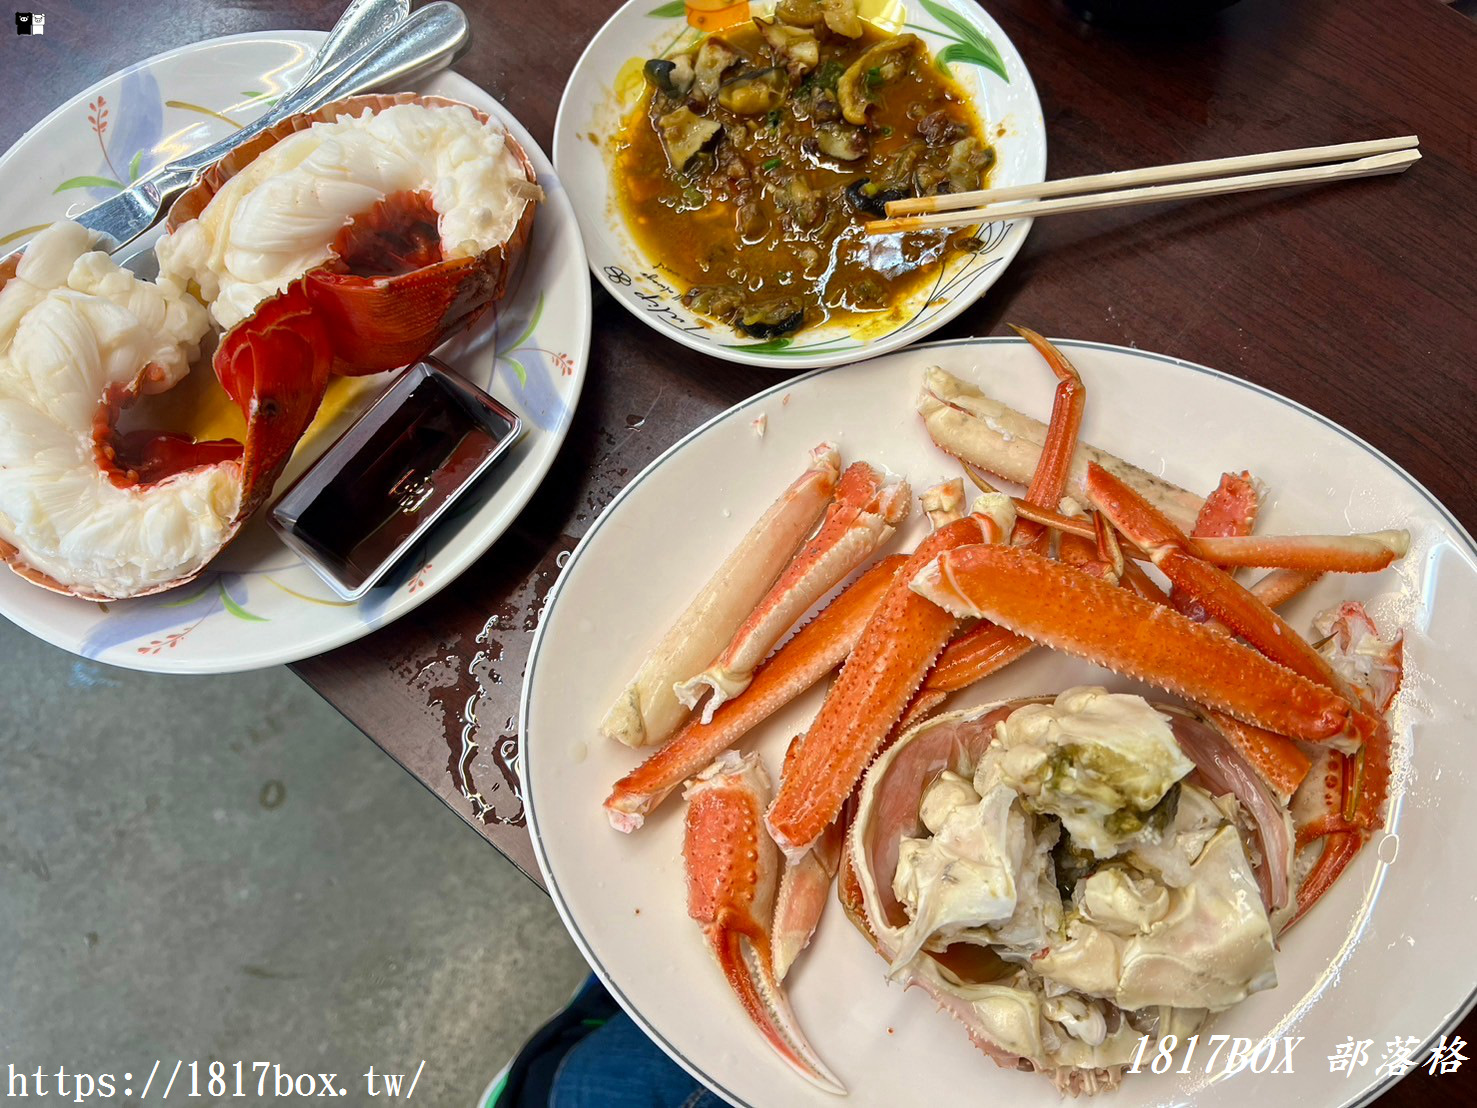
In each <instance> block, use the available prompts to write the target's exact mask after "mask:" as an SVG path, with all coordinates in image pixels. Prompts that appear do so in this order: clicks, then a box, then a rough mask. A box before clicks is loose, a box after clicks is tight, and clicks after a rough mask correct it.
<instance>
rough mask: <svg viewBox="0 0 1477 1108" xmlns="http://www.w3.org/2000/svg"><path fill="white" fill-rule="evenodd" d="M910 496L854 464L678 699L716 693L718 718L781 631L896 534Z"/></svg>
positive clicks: (708, 714) (690, 703)
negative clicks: (816, 522) (807, 536)
mask: <svg viewBox="0 0 1477 1108" xmlns="http://www.w3.org/2000/svg"><path fill="white" fill-rule="evenodd" d="M911 499H912V494H911V493H910V492H909V490H908V485H907V482H905V481H904V482H892V483H887V482H885V481H884V480H883V477H882V474H880V473H878V472H877V471H876V470H875V469H873V468H872V467H871V466H869V465H867V464H866V463H865V462H855V463H853V464H852V465H850V466H848V467H847V468H846V472H844V473H843V474H842V475H841V480H840V481H838V482H837V484H836V492H835V499H834V500H833V501H832V502H831V505H830V507H829V508H827V509H826V514H825V517H824V518H823V519H822V520H821V525H820V530H819V531H817V532H816V534H815V537H814V538H812V539H811V540H810V541H809V542H807V543H806V544H805V545H804V546H803V547H802V548H801V549H800V552H799V553H798V554H796V555H795V557H794V560H792V561H791V562H790V564H789V565H788V566H787V567H785V571H784V572H783V573H782V574H780V578H779V580H778V581H776V582H775V583H774V585H773V587H772V588H771V589H770V590H769V592H768V593H767V594H766V595H765V597H764V599H763V600H761V601H760V602H759V604H758V606H757V607H756V608H755V609H754V611H753V612H751V613H750V614H749V617H748V619H746V620H744V622H743V625H742V626H740V627H739V629H738V631H737V632H736V633H735V634H734V636H733V639H732V640H731V641H730V642H729V644H728V646H727V648H726V649H725V650H724V651H723V653H722V655H720V656H719V658H718V659H717V660H716V661H715V662H714V663H713V664H712V665H711V666H709V667H708V668H707V669H706V670H704V671H703V672H702V673H700V674H698V675H697V676H696V677H693V678H690V679H689V680H686V681H683V682H681V683H680V684H678V685H677V688H676V692H677V698H678V699H679V700H681V701H682V703H683V704H685V705H686V706H687V707H689V708H693V707H696V706H697V704H698V701H699V700H701V699H702V696H703V694H704V693H705V692H707V691H708V690H711V691H712V695H710V696H709V697H708V699H707V701H706V703H704V705H703V722H704V723H707V722H709V721H711V720H712V718H713V712H714V711H715V710H716V709H717V708H718V707H719V706H720V705H722V704H723V703H724V702H725V701H727V700H729V699H731V698H732V697H735V696H737V695H738V694H739V693H741V692H743V691H744V689H745V688H747V687H748V685H749V681H750V680H751V679H752V678H753V675H754V669H755V667H756V666H758V665H759V663H760V662H762V661H763V660H764V658H765V656H766V655H768V653H769V651H770V649H771V648H772V647H773V646H774V644H775V643H776V642H778V641H779V638H780V636H781V635H783V634H784V633H785V632H786V631H788V630H789V629H790V628H791V627H793V626H794V625H795V621H796V620H798V619H799V618H800V616H801V615H803V614H804V613H805V612H806V611H807V610H808V609H809V608H810V607H811V606H812V605H813V604H815V602H816V601H818V600H819V599H820V598H821V597H823V596H825V595H826V593H828V592H830V591H831V589H833V588H834V587H835V586H836V585H837V583H838V582H840V581H841V580H842V579H843V578H844V577H845V576H846V575H847V574H848V573H850V572H851V571H852V570H853V569H855V568H856V567H857V566H858V565H860V564H861V563H862V562H863V561H865V560H866V559H867V558H868V557H870V556H871V555H872V553H873V552H874V551H876V549H877V548H878V547H879V546H881V545H882V544H883V543H885V542H886V541H887V540H888V539H890V538H891V537H892V533H893V531H894V530H895V529H896V527H897V525H898V524H899V523H901V522H902V521H903V520H904V519H906V518H907V515H908V509H909V507H910V506H911Z"/></svg>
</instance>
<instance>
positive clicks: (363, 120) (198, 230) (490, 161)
mask: <svg viewBox="0 0 1477 1108" xmlns="http://www.w3.org/2000/svg"><path fill="white" fill-rule="evenodd" d="M404 191H410V192H421V191H429V192H430V194H431V203H432V206H433V207H434V208H435V210H436V214H437V217H438V221H437V225H438V229H439V231H440V235H441V242H442V250H443V253H444V255H445V256H446V257H447V258H460V257H474V256H476V255H478V254H481V253H482V252H483V251H485V250H490V249H492V248H494V247H496V246H499V245H500V244H502V243H504V242H506V241H507V240H508V237H509V236H510V235H511V234H512V232H513V229H514V227H515V226H516V225H517V223H518V219H519V217H520V216H521V215H522V213H523V209H524V206H525V205H526V204H528V203H529V202H530V200H531V194H532V193H535V192H536V190H534V189H533V188H532V186H530V185H529V184H528V181H527V180H526V178H525V176H524V172H523V169H522V167H521V166H520V164H519V162H518V160H517V158H516V157H515V155H514V154H513V152H512V151H511V150H510V149H509V148H508V145H507V141H506V136H505V135H504V133H503V131H502V130H501V129H500V128H499V127H498V126H497V125H496V124H493V123H482V122H480V121H479V120H478V119H477V117H476V116H475V115H473V114H472V112H471V110H470V109H468V108H466V107H463V106H461V105H454V106H429V105H422V104H398V105H395V106H393V107H388V108H385V109H383V110H381V111H378V112H371V111H370V110H368V109H366V110H365V111H364V113H363V114H362V115H359V116H357V117H355V116H349V115H343V116H340V117H339V118H338V120H337V121H335V122H333V123H315V124H314V125H313V126H312V127H309V128H308V129H306V130H303V131H298V132H297V133H295V134H292V135H289V136H287V137H285V138H283V139H282V140H280V141H279V142H277V143H276V144H274V145H273V146H271V147H269V148H268V149H266V150H264V151H263V152H262V153H261V154H259V155H258V156H257V157H256V158H255V159H253V160H252V161H251V163H250V164H248V165H247V166H246V167H245V168H243V169H242V170H241V171H240V172H239V173H237V174H236V175H235V176H234V177H232V178H231V179H230V180H229V181H227V182H226V183H225V184H224V185H223V186H222V187H221V189H220V191H219V192H218V193H216V195H215V197H214V198H213V199H212V200H211V202H210V203H209V204H208V205H207V206H206V208H205V210H204V211H203V212H202V213H201V215H200V217H199V218H198V219H193V220H189V221H188V222H185V223H183V224H181V225H180V226H179V227H177V228H176V229H175V231H174V232H173V233H172V234H170V235H168V236H166V237H165V238H164V239H162V240H161V241H160V243H159V246H158V248H157V253H158V255H159V276H160V281H161V283H165V284H170V285H172V286H173V287H175V288H176V289H178V290H183V289H184V288H186V287H187V286H188V284H189V282H190V281H194V282H195V283H196V285H197V286H198V288H199V289H200V293H201V295H202V296H203V297H204V298H205V300H206V302H207V303H208V304H209V305H210V311H211V314H212V315H213V316H214V318H215V320H216V322H217V323H219V324H220V325H221V327H223V328H230V327H232V326H234V325H235V324H237V323H239V322H240V321H241V320H243V319H245V318H247V317H248V316H250V315H251V314H252V313H253V312H254V311H255V310H256V307H257V305H258V304H260V303H261V302H262V301H263V300H265V299H267V298H268V297H270V296H272V295H274V294H275V293H278V292H280V291H282V290H283V289H284V288H286V287H287V286H288V285H289V284H290V283H291V282H292V281H294V280H296V279H297V278H299V277H301V276H302V275H303V274H304V273H306V272H308V271H309V270H310V269H313V268H315V267H317V266H319V265H321V264H322V263H323V262H324V261H326V260H327V258H328V256H329V248H330V247H331V245H332V244H333V240H334V238H335V236H337V235H338V233H339V231H340V230H341V229H342V228H343V227H344V225H345V224H347V223H348V222H349V221H350V219H352V218H353V217H354V216H355V215H358V214H360V213H362V212H365V211H367V210H369V209H370V208H371V207H373V205H374V204H375V203H376V202H377V201H379V200H380V199H382V198H383V197H385V196H388V195H390V194H393V193H397V192H404Z"/></svg>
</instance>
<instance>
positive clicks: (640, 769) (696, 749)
mask: <svg viewBox="0 0 1477 1108" xmlns="http://www.w3.org/2000/svg"><path fill="white" fill-rule="evenodd" d="M906 561H907V558H905V557H904V556H903V555H901V554H894V555H892V556H891V557H889V558H884V559H883V560H882V561H880V562H878V563H877V564H876V565H875V566H873V567H872V568H871V569H869V570H868V571H867V572H866V573H864V574H862V576H861V577H859V578H857V580H856V581H855V582H854V583H853V584H851V585H850V586H848V587H847V588H846V590H845V591H844V592H842V593H841V595H840V596H838V597H836V599H835V600H833V601H831V603H830V604H828V605H827V606H826V608H825V610H824V611H822V612H821V613H820V615H818V616H816V617H815V619H813V620H811V621H810V622H809V623H807V624H806V625H805V626H804V627H802V628H801V629H800V630H799V631H797V632H796V633H795V635H794V637H792V638H791V639H790V641H789V642H787V643H785V645H784V646H782V647H780V649H779V650H777V651H776V652H775V653H774V655H773V657H771V658H770V659H769V660H768V661H767V662H765V663H764V664H763V665H762V666H760V667H759V669H758V671H757V672H756V673H755V675H754V680H753V681H752V682H751V683H750V685H749V687H748V688H747V689H745V690H744V692H743V693H742V694H741V695H740V696H738V697H736V698H734V699H733V700H730V701H728V702H727V703H725V704H724V705H723V706H722V707H721V708H719V709H718V710H717V711H716V712H715V713H713V718H712V720H711V721H709V722H707V723H704V722H703V721H701V720H697V719H694V720H692V721H690V722H689V723H688V724H687V726H686V727H684V728H683V729H682V731H681V732H680V733H679V734H678V735H677V737H676V738H675V739H673V740H672V741H671V742H670V743H668V744H667V745H666V746H664V747H662V748H661V749H660V750H658V751H657V752H656V753H655V754H653V755H652V756H651V757H649V758H648V759H646V761H644V762H642V763H641V765H639V766H637V767H636V768H635V769H633V770H632V771H631V772H630V773H628V774H626V776H624V777H622V778H621V779H620V780H619V781H617V782H616V783H615V787H614V788H613V789H612V790H611V792H610V796H608V797H607V798H606V800H605V811H606V814H607V815H608V816H609V817H610V823H611V826H613V827H614V828H616V830H618V831H626V832H630V831H634V830H636V829H637V828H638V827H640V826H641V824H642V823H643V821H644V820H645V818H646V816H647V815H648V814H649V813H650V812H651V811H652V810H653V809H654V808H656V806H657V805H659V804H660V803H661V802H662V801H663V800H664V799H666V797H667V795H668V794H669V793H670V792H671V791H672V790H673V789H675V788H677V786H679V785H681V784H682V782H683V781H686V780H687V779H688V778H689V777H691V776H692V775H693V774H695V773H697V772H698V771H699V770H701V769H702V768H703V767H704V766H706V765H707V764H708V763H710V762H711V761H712V760H713V759H714V758H716V757H717V756H718V755H719V754H721V753H723V752H724V751H725V750H727V749H728V748H729V747H731V746H733V745H734V744H735V743H737V742H738V741H739V740H740V739H742V738H743V737H744V736H745V735H746V734H748V733H749V731H751V730H753V729H754V728H755V727H757V726H758V725H759V724H760V723H762V722H763V721H764V720H766V719H768V718H769V717H770V716H771V715H773V714H774V713H775V712H777V711H779V709H780V708H782V707H784V706H785V705H786V704H788V703H790V701H792V700H794V699H795V698H796V697H797V696H799V695H800V694H801V693H803V692H804V691H805V690H806V689H808V688H810V687H811V686H812V685H814V684H815V683H816V682H817V681H819V680H820V679H821V678H822V677H824V676H825V675H826V674H828V673H830V672H831V671H832V670H833V669H835V668H836V667H837V666H839V665H840V664H841V663H842V662H844V661H845V660H846V656H847V655H848V654H850V653H851V649H852V647H853V646H854V645H855V644H856V641H857V639H858V638H859V637H860V636H861V633H862V628H863V627H864V626H865V625H866V622H867V620H868V619H869V618H870V617H871V614H872V612H873V611H874V610H875V609H876V607H877V603H878V601H880V600H881V599H882V594H883V592H884V591H885V590H886V589H887V587H888V586H889V585H890V584H891V583H892V580H893V578H894V577H895V576H896V575H897V571H898V570H899V569H900V568H901V567H902V565H903V563H904V562H906Z"/></svg>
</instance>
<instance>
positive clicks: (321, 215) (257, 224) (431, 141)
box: [0, 93, 542, 600]
mask: <svg viewBox="0 0 1477 1108" xmlns="http://www.w3.org/2000/svg"><path fill="white" fill-rule="evenodd" d="M541 195H542V194H541V192H540V190H539V188H538V185H537V183H536V182H535V180H534V173H533V169H532V165H531V163H530V162H529V161H528V158H527V156H526V154H525V153H524V152H523V151H522V150H520V149H519V148H518V145H517V143H516V142H514V141H513V140H512V138H511V137H510V136H508V135H507V134H505V133H504V132H503V131H502V129H501V128H499V127H495V126H492V125H491V124H490V123H489V122H488V119H487V117H486V116H485V115H482V114H481V113H478V112H476V111H474V110H473V109H471V108H469V107H467V106H466V105H462V104H456V103H455V102H453V101H449V100H443V99H440V98H436V97H421V96H416V95H413V94H409V93H406V94H401V95H399V96H369V97H352V98H349V99H347V100H343V101H340V102H338V103H336V104H330V105H327V106H325V107H323V108H320V109H318V111H316V112H311V113H306V114H303V115H298V116H293V117H291V118H289V119H286V120H283V121H281V122H280V123H278V124H277V125H276V126H274V127H272V128H269V129H268V130H266V131H264V132H262V133H261V134H260V135H257V136H256V137H255V138H253V139H252V140H250V141H248V142H246V143H245V144H243V145H242V146H240V147H238V148H237V149H235V150H233V151H232V152H231V153H230V154H228V155H227V156H226V157H225V158H223V159H221V160H220V161H219V162H217V163H216V164H215V165H214V166H212V167H211V168H210V169H209V170H207V171H206V172H205V173H204V174H203V175H202V176H201V179H200V181H199V182H198V183H197V184H196V185H195V186H194V187H192V188H191V189H189V190H187V191H186V192H185V193H184V194H183V195H182V196H181V197H180V199H179V200H178V201H176V203H175V205H174V206H173V207H172V208H171V210H170V213H169V219H168V228H169V231H170V233H169V234H168V235H167V236H165V238H164V239H162V240H161V241H160V243H159V245H158V247H157V249H156V253H157V254H158V257H159V264H160V270H159V272H160V276H159V280H158V282H157V284H149V283H147V282H143V281H139V280H137V279H136V278H134V277H133V275H132V274H129V273H126V272H125V271H123V270H121V269H119V268H118V267H117V266H116V265H115V264H113V262H112V261H111V259H109V258H108V257H107V256H106V255H105V254H102V253H95V252H90V251H89V250H88V245H89V241H88V236H87V233H86V232H85V231H84V230H83V229H82V228H80V227H78V226H76V225H74V224H65V223H63V224H58V225H55V226H53V227H52V228H50V229H49V230H48V231H46V232H43V233H42V234H41V235H38V236H37V237H36V239H34V240H33V241H32V242H31V244H30V245H29V246H28V248H27V250H26V252H25V255H24V256H23V258H22V260H21V261H20V262H19V263H10V264H7V266H5V267H4V268H3V269H0V299H3V301H4V303H3V304H0V331H4V332H5V333H4V334H3V335H0V400H3V401H4V402H5V403H6V404H7V405H8V407H7V411H6V414H4V415H0V421H4V424H3V426H0V432H3V438H4V440H5V442H4V445H3V446H0V450H3V451H5V453H4V455H3V456H0V559H4V560H5V561H6V562H7V563H8V564H9V565H10V566H11V567H12V568H13V569H15V570H16V571H17V572H18V573H21V574H22V576H25V577H26V578H27V579H28V580H31V581H33V582H35V583H37V584H40V585H43V586H45V587H48V588H52V589H55V590H57V591H60V592H64V593H68V594H70V595H74V596H79V597H83V598H86V599H91V600H107V599H116V598H125V597H135V596H145V595H148V594H150V593H154V592H159V591H161V590H163V589H167V588H171V587H173V586H175V585H179V584H181V583H183V582H185V581H188V580H189V579H191V578H192V577H194V576H195V575H196V574H198V573H199V572H200V571H201V570H202V569H203V568H204V567H205V566H206V565H207V564H208V563H209V562H210V560H211V559H212V558H213V557H214V556H215V555H216V554H217V553H219V551H220V550H221V548H222V547H223V546H224V545H225V544H226V543H227V542H229V541H230V540H231V539H232V538H233V537H234V536H235V535H236V534H237V532H238V531H239V530H240V528H241V525H242V524H243V523H244V522H245V520H246V519H247V518H248V517H249V516H250V515H251V513H252V512H253V511H255V510H256V509H257V508H258V507H259V506H260V505H261V504H262V502H263V501H264V500H266V498H267V497H268V496H269V495H270V493H271V491H272V486H273V483H274V482H275V481H276V479H277V478H278V476H280V474H281V472H282V470H283V468H284V467H285V466H286V464H287V461H288V460H289V458H290V457H291V456H292V453H293V450H294V449H295V448H296V446H297V443H298V441H299V440H300V439H301V438H302V436H303V434H304V433H305V432H306V431H307V429H308V426H309V424H310V423H311V422H312V420H313V416H314V414H315V413H316V411H317V409H318V404H319V402H320V400H321V399H322V396H323V392H324V389H325V388H326V386H327V380H328V376H329V374H330V373H331V372H339V373H366V372H375V371H379V370H384V369H392V368H395V367H398V366H401V365H405V364H407V363H409V362H412V361H415V360H416V359H418V358H420V357H423V356H424V355H426V354H428V353H430V351H431V350H432V349H434V348H435V347H436V346H437V345H439V344H440V343H441V342H442V341H443V340H444V339H445V338H447V337H448V335H450V334H451V332H452V331H453V330H455V329H456V328H458V327H462V326H465V325H466V324H467V323H469V322H470V321H471V320H473V319H475V318H476V316H477V315H478V314H479V313H480V312H482V311H484V310H485V309H486V308H487V306H488V305H489V304H490V303H491V302H492V301H493V300H494V299H496V298H497V297H498V296H500V295H501V294H502V292H503V290H504V288H505V286H506V283H507V278H508V274H509V272H511V270H512V268H513V267H514V266H515V265H516V264H517V261H518V259H519V258H520V257H521V255H522V253H523V250H524V249H525V247H526V245H527V242H528V237H529V233H530V231H531V228H532V224H533V216H534V211H535V206H536V201H537V200H538V199H539V197H540V196H541ZM202 300H203V301H204V302H205V303H206V305H207V308H208V314H207V310H206V309H202V307H201V304H200V301H202ZM212 318H213V319H214V320H215V322H216V323H217V324H218V325H219V326H220V327H221V328H223V329H224V330H225V335H224V336H223V338H222V339H221V342H220V344H219V347H218V349H217V352H216V355H215V359H214V365H215V371H216V375H217V377H218V378H219V381H220V383H221V386H222V388H223V389H224V390H225V391H226V392H227V393H228V394H229V395H230V397H231V399H232V400H233V401H234V402H235V404H236V405H237V407H238V408H240V410H241V412H242V414H243V416H244V417H245V422H246V432H245V435H244V441H243V442H239V443H238V442H235V441H232V440H224V439H222V440H213V441H209V442H196V441H194V440H193V439H191V438H190V436H188V435H184V434H180V433H178V432H172V431H157V432H156V431H151V430H137V431H130V432H128V433H120V432H118V430H117V429H116V422H117V418H118V415H119V413H120V411H121V410H122V409H123V408H125V407H127V406H129V405H131V404H134V403H136V402H137V401H138V400H139V399H140V398H141V397H143V396H145V395H147V394H150V393H157V392H163V391H165V390H167V389H169V388H171V387H173V386H174V385H175V384H177V383H178V382H179V380H180V379H181V378H182V377H183V376H184V374H185V373H186V372H187V371H188V368H189V363H190V362H191V361H193V360H194V359H195V358H196V357H197V354H198V349H199V344H200V341H201V339H202V338H203V337H204V336H205V334H206V332H207V331H208V329H209V326H210V321H211V319H212ZM109 490H112V491H109Z"/></svg>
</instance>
